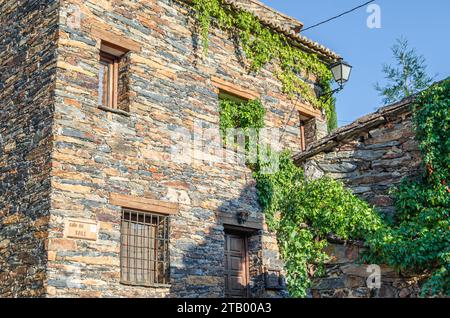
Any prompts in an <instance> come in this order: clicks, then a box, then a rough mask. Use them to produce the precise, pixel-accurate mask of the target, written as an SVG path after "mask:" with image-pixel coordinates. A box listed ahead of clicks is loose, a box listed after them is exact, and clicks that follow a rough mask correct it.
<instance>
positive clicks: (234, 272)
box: [225, 233, 249, 298]
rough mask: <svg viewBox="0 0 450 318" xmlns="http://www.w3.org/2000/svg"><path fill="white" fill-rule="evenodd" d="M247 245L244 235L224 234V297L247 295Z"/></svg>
mask: <svg viewBox="0 0 450 318" xmlns="http://www.w3.org/2000/svg"><path fill="white" fill-rule="evenodd" d="M248 281H249V269H248V246H247V238H246V237H245V236H241V235H237V234H231V233H226V234H225V297H227V298H235V297H236V298H238V297H248Z"/></svg>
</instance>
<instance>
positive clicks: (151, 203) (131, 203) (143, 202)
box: [109, 193, 179, 215]
mask: <svg viewBox="0 0 450 318" xmlns="http://www.w3.org/2000/svg"><path fill="white" fill-rule="evenodd" d="M109 203H110V204H112V205H117V206H121V207H123V208H128V209H134V210H139V211H145V212H153V213H159V214H165V215H174V214H178V212H179V205H178V203H172V202H166V201H160V200H154V199H147V198H142V197H135V196H130V195H124V194H119V193H111V194H110V197H109Z"/></svg>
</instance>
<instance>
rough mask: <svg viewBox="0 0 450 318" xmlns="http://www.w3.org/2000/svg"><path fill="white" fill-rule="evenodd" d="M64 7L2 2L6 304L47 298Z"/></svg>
mask: <svg viewBox="0 0 450 318" xmlns="http://www.w3.org/2000/svg"><path fill="white" fill-rule="evenodd" d="M57 27H58V1H56V0H29V1H17V0H2V1H1V2H0V43H1V45H0V298H3V297H40V296H44V294H45V277H46V275H45V272H46V263H47V253H46V237H47V235H48V233H47V227H48V220H49V211H50V168H51V161H50V156H51V148H52V121H53V119H52V117H53V113H54V94H53V90H54V84H55V82H54V81H55V73H56V42H57Z"/></svg>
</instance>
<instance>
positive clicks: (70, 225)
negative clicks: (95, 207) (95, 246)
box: [66, 220, 98, 241]
mask: <svg viewBox="0 0 450 318" xmlns="http://www.w3.org/2000/svg"><path fill="white" fill-rule="evenodd" d="M97 233H98V225H97V222H95V221H92V220H68V221H66V237H68V238H74V239H81V240H89V241H96V240H97Z"/></svg>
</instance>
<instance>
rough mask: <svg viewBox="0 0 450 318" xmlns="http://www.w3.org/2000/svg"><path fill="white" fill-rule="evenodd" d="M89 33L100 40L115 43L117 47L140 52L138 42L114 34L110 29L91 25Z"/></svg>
mask: <svg viewBox="0 0 450 318" xmlns="http://www.w3.org/2000/svg"><path fill="white" fill-rule="evenodd" d="M91 34H92V35H93V36H94V37H95V38H98V39H100V40H102V41H105V42H108V43H110V44H113V45H116V46H118V47H121V48H124V49H126V50H128V51H133V52H140V51H141V46H140V45H139V43H137V42H135V41H133V40H130V39H127V38H126V37H124V36H120V35H116V34H114V33H112V32H111V31H108V30H105V29H101V28H99V27H95V26H94V27H92V29H91Z"/></svg>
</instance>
